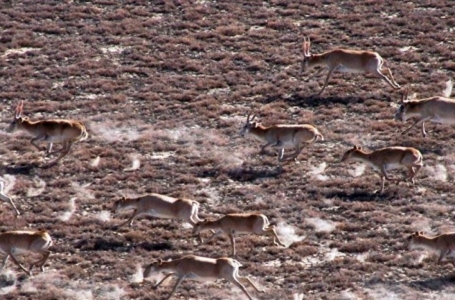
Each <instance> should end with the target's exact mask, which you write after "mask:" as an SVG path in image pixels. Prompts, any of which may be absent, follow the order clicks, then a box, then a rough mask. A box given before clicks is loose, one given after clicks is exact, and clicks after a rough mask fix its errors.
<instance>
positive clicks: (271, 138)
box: [240, 114, 324, 162]
mask: <svg viewBox="0 0 455 300" xmlns="http://www.w3.org/2000/svg"><path fill="white" fill-rule="evenodd" d="M255 117H256V116H255V115H254V116H253V117H251V119H250V114H248V116H247V118H246V124H245V125H244V126H243V128H242V129H241V131H240V135H241V136H245V134H251V135H253V136H254V137H256V138H257V139H258V140H260V141H263V142H266V144H265V145H264V146H262V148H261V152H260V154H262V153H264V152H265V149H266V148H267V147H273V148H276V149H279V153H278V161H280V162H281V161H284V160H293V159H296V158H297V156H299V154H300V152H302V150H303V147H304V145H305V144H311V143H314V142H316V141H317V140H318V139H319V140H321V141H323V140H324V137H323V136H322V134H321V133H320V132H319V131H318V130H317V129H316V127H314V126H312V125H309V124H300V125H282V124H281V125H272V126H268V127H266V126H263V125H261V124H259V123H257V122H253V120H254V118H255ZM288 148H293V149H294V153H292V154H290V155H289V156H287V157H285V156H284V149H288Z"/></svg>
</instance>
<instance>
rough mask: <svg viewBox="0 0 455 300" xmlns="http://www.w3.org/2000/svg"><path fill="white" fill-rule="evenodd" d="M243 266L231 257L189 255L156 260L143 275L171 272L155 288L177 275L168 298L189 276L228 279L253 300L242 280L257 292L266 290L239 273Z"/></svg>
mask: <svg viewBox="0 0 455 300" xmlns="http://www.w3.org/2000/svg"><path fill="white" fill-rule="evenodd" d="M241 266H242V265H241V264H240V263H239V262H238V261H237V260H235V259H232V258H229V257H220V258H208V257H202V256H195V255H188V256H184V257H182V258H179V259H175V260H171V261H162V260H159V261H158V262H154V263H152V264H150V265H148V266H146V267H145V269H144V274H143V275H144V278H146V277H148V276H150V275H151V273H153V272H165V271H167V272H171V273H169V274H167V275H166V276H165V277H164V278H163V279H162V280H161V281H160V282H158V283H157V284H156V285H155V286H154V287H153V288H154V289H156V288H157V287H158V286H159V285H161V284H162V283H163V282H164V281H165V280H166V279H167V278H169V277H170V276H172V275H176V276H177V283H176V284H175V286H174V288H173V289H172V291H171V293H170V294H169V296H168V297H167V299H170V298H171V297H172V295H173V294H174V293H175V291H176V290H177V288H178V287H179V285H180V283H181V282H182V281H183V279H185V278H189V279H196V280H216V279H226V280H227V281H230V282H232V283H233V284H235V285H236V286H238V287H239V288H240V289H241V290H242V291H243V292H244V293H245V294H246V295H247V296H248V299H250V300H252V299H253V298H252V297H251V295H250V294H249V293H248V291H247V290H246V288H245V286H244V285H243V284H242V283H241V282H240V281H244V282H248V283H249V284H251V286H253V288H254V289H255V290H256V291H257V292H264V290H261V289H259V288H258V287H257V286H256V285H255V284H254V283H253V281H251V279H250V278H249V277H247V276H245V277H243V276H240V275H239V267H241Z"/></svg>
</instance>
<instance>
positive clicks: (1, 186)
mask: <svg viewBox="0 0 455 300" xmlns="http://www.w3.org/2000/svg"><path fill="white" fill-rule="evenodd" d="M4 187H5V181H4V180H3V179H2V178H0V199H1V200H3V201H5V202H8V203H9V204H11V206H12V207H13V208H14V211H15V212H16V216H19V215H20V212H19V210H17V208H16V205H14V202H13V200H11V198H10V197H8V196H7V195H6V194H5V193H4Z"/></svg>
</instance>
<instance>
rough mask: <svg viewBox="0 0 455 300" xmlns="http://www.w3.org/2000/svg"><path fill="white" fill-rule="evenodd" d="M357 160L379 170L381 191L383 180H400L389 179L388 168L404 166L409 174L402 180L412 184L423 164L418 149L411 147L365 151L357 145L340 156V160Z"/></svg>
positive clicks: (382, 189)
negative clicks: (409, 181)
mask: <svg viewBox="0 0 455 300" xmlns="http://www.w3.org/2000/svg"><path fill="white" fill-rule="evenodd" d="M348 160H357V161H361V162H363V163H366V164H368V165H370V166H371V167H372V168H373V169H375V170H376V171H379V172H380V174H381V175H380V176H381V181H382V184H381V193H382V192H383V191H384V183H385V180H386V179H387V180H389V181H397V182H398V181H400V180H399V179H391V178H389V176H388V175H387V171H388V170H392V169H397V168H400V167H406V168H407V169H408V172H409V175H408V177H406V178H404V180H407V179H409V180H411V182H412V183H413V184H414V177H415V176H416V174H417V172H419V170H420V169H421V168H422V166H423V157H422V154H421V153H420V151H419V150H417V149H415V148H411V147H388V148H383V149H379V150H376V151H372V152H365V151H363V150H362V148H361V147H359V146H354V148H352V149H350V150H348V151H346V152H345V153H344V155H343V157H342V158H341V161H342V162H345V161H348Z"/></svg>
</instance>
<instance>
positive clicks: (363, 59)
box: [302, 37, 400, 95]
mask: <svg viewBox="0 0 455 300" xmlns="http://www.w3.org/2000/svg"><path fill="white" fill-rule="evenodd" d="M310 45H311V43H310V38H309V37H305V38H304V41H303V45H302V51H303V60H302V72H305V71H306V70H307V69H309V68H313V67H316V66H321V67H322V68H321V69H319V71H318V72H317V73H316V75H318V74H319V73H321V72H322V70H324V69H325V68H328V69H329V73H328V74H327V78H326V79H325V83H324V86H323V87H322V89H321V91H320V92H319V94H318V95H321V94H322V92H323V91H324V89H325V88H326V86H327V84H328V82H329V80H330V78H331V77H332V74H333V72H334V71H339V72H349V73H371V74H373V75H376V76H377V77H380V78H382V79H384V80H385V81H386V82H387V83H388V84H389V85H390V86H391V87H393V88H394V89H399V88H400V86H399V85H398V83H396V82H395V80H394V79H393V76H392V72H391V71H390V69H389V68H385V67H383V64H384V59H383V58H382V57H381V56H380V55H379V54H378V53H377V52H372V51H359V50H351V49H335V50H331V51H327V52H324V53H321V54H310ZM386 74H387V75H389V77H390V78H389V77H387V75H386Z"/></svg>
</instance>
